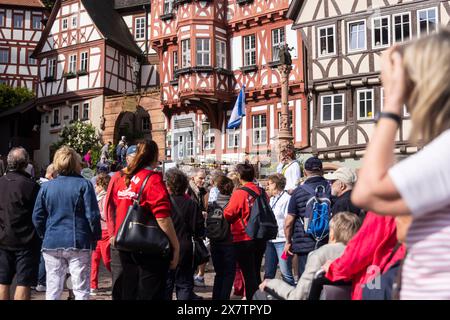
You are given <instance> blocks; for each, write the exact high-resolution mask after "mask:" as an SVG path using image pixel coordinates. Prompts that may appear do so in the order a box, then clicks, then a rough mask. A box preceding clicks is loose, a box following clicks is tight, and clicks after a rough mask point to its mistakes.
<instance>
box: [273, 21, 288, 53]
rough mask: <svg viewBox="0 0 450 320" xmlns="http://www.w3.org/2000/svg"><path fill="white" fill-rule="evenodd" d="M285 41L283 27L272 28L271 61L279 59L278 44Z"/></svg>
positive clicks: (282, 43)
mask: <svg viewBox="0 0 450 320" xmlns="http://www.w3.org/2000/svg"><path fill="white" fill-rule="evenodd" d="M285 42H286V39H285V34H284V27H283V28H279V29H274V30H272V61H280V46H282V45H284V44H285Z"/></svg>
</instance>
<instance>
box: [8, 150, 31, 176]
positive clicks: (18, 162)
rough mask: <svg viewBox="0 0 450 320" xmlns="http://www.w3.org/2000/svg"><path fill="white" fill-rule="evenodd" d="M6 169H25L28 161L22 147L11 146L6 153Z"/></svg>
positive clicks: (25, 151)
mask: <svg viewBox="0 0 450 320" xmlns="http://www.w3.org/2000/svg"><path fill="white" fill-rule="evenodd" d="M6 161H7V163H8V170H18V171H19V170H25V168H26V167H27V166H28V162H29V161H30V157H29V155H28V152H27V150H25V149H24V148H23V147H16V148H12V149H11V151H10V152H9V153H8V159H7V160H6Z"/></svg>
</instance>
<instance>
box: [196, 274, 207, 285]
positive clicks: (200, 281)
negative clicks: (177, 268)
mask: <svg viewBox="0 0 450 320" xmlns="http://www.w3.org/2000/svg"><path fill="white" fill-rule="evenodd" d="M194 286H196V287H206V285H205V278H203V277H199V276H195V277H194Z"/></svg>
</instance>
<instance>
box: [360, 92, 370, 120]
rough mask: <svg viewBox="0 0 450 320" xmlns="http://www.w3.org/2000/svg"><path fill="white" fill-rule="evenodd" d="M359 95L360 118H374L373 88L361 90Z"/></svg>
mask: <svg viewBox="0 0 450 320" xmlns="http://www.w3.org/2000/svg"><path fill="white" fill-rule="evenodd" d="M356 94H357V95H358V99H357V101H358V120H366V119H373V118H374V110H373V90H372V89H370V90H359V91H357V93H356Z"/></svg>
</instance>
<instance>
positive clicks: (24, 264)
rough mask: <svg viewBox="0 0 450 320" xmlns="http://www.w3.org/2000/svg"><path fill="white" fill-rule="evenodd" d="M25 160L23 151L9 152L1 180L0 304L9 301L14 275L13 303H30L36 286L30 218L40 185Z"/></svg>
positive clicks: (35, 239)
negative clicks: (2, 301)
mask: <svg viewBox="0 0 450 320" xmlns="http://www.w3.org/2000/svg"><path fill="white" fill-rule="evenodd" d="M28 160H29V158H28V153H27V152H26V150H25V149H23V148H21V147H19V148H14V149H12V150H11V151H10V152H9V154H8V159H7V162H8V167H7V173H6V174H5V175H4V176H3V177H1V178H0V190H1V192H0V300H9V299H10V295H9V290H10V285H11V283H12V280H13V278H14V275H15V276H16V282H17V287H16V292H15V295H14V299H15V300H29V299H30V287H31V286H35V285H36V282H37V277H38V269H39V251H40V245H41V243H40V240H39V238H38V236H37V234H36V231H35V229H34V226H33V222H32V219H31V216H32V213H33V208H34V203H35V201H36V197H37V194H38V191H39V185H38V184H37V183H36V182H34V181H33V180H31V176H30V175H29V174H28V173H26V172H25V168H26V167H27V165H28Z"/></svg>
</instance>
